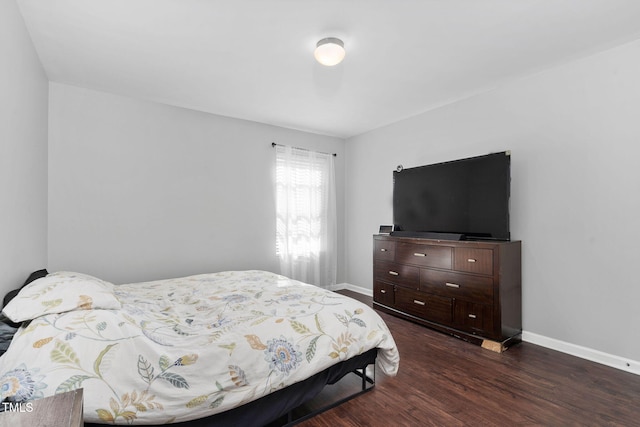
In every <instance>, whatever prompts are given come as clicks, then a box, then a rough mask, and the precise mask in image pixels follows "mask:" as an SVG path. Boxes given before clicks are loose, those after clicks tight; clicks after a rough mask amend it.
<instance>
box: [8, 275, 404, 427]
mask: <svg viewBox="0 0 640 427" xmlns="http://www.w3.org/2000/svg"><path fill="white" fill-rule="evenodd" d="M56 274H57V275H58V276H56ZM46 279H50V280H49V281H47V280H46ZM92 279H95V278H92V277H91V276H86V275H81V274H79V273H54V274H53V275H49V276H47V277H46V278H44V279H38V280H36V281H35V282H32V284H30V285H28V286H27V287H25V288H24V289H23V290H22V291H21V293H20V294H19V295H18V297H16V298H15V299H14V300H13V301H12V302H11V303H10V304H9V305H7V307H5V310H3V311H4V312H5V314H6V315H7V316H8V317H10V318H14V319H16V320H18V321H22V320H26V322H25V324H24V325H23V326H22V327H21V328H20V329H19V330H18V332H17V334H16V336H15V337H14V340H13V342H12V343H11V346H10V347H9V349H8V351H7V352H6V353H5V354H4V355H3V356H2V357H1V358H0V375H2V377H1V378H0V387H1V391H2V398H3V399H5V398H8V399H9V400H13V401H25V400H31V399H36V398H41V397H46V396H50V395H53V394H56V393H63V392H66V391H70V390H73V389H76V388H84V418H85V421H88V422H101V423H115V424H131V423H134V424H161V423H170V422H179V421H186V420H191V419H196V418H201V417H204V416H207V415H211V414H214V413H217V412H222V411H225V410H228V409H231V408H234V407H237V406H239V405H242V404H243V403H246V402H248V401H251V400H255V399H258V398H260V397H262V396H264V395H266V394H268V393H271V392H273V391H276V390H279V389H282V388H284V387H286V386H287V385H290V384H293V383H295V382H298V381H301V380H304V379H306V378H308V377H310V376H312V375H313V374H315V373H317V372H320V371H322V370H324V369H325V368H327V367H329V366H331V365H333V364H335V363H337V362H338V361H341V360H345V359H348V358H350V357H353V356H355V355H358V354H361V353H363V352H365V351H366V350H368V349H371V348H375V347H377V348H379V350H378V359H377V364H378V366H379V367H380V368H381V369H382V371H383V372H385V373H386V374H388V375H395V373H396V371H397V369H398V360H399V356H398V352H397V349H396V346H395V343H394V341H393V338H392V337H391V334H390V332H389V330H388V329H387V327H386V325H385V324H384V322H383V321H382V319H381V318H380V317H379V316H378V315H377V314H376V313H375V312H374V311H373V310H372V309H371V308H370V307H368V306H366V305H364V304H362V303H360V302H358V301H355V300H353V299H351V298H348V297H344V296H341V295H339V294H336V293H334V292H330V291H327V290H324V289H321V288H318V287H315V286H312V285H307V284H303V283H300V282H297V281H294V280H290V279H287V278H285V277H283V276H279V275H276V274H273V273H268V272H264V271H242V272H240V271H239V272H222V273H214V274H203V275H197V276H190V277H184V278H179V279H172V280H160V281H153V282H145V283H134V284H127V285H118V286H115V285H111V284H109V283H108V282H103V281H99V279H95V280H96V281H99V282H102V283H98V284H95V283H93V284H94V285H96V286H95V288H91V286H89V285H88V284H87V282H86V281H87V280H89V282H91V280H92ZM43 281H44V282H43ZM32 285H34V286H32ZM98 285H99V286H98ZM65 286H66V288H65ZM12 304H13V305H12ZM23 318H24V319H23Z"/></svg>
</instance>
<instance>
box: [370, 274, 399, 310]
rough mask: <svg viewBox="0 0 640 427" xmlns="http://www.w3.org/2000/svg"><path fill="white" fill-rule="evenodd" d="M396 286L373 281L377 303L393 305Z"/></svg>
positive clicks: (374, 297) (374, 296) (374, 298)
mask: <svg viewBox="0 0 640 427" xmlns="http://www.w3.org/2000/svg"><path fill="white" fill-rule="evenodd" d="M394 294H395V292H394V286H393V285H391V284H389V283H384V282H380V281H378V280H376V281H375V282H374V283H373V300H374V301H375V302H377V303H380V304H383V305H388V306H392V305H393V304H394V302H395V301H394Z"/></svg>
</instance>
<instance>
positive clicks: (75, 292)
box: [2, 271, 122, 322]
mask: <svg viewBox="0 0 640 427" xmlns="http://www.w3.org/2000/svg"><path fill="white" fill-rule="evenodd" d="M113 287H114V285H113V284H112V283H109V282H105V281H104V280H100V279H98V278H96V277H93V276H89V275H88V274H82V273H74V272H69V271H60V272H57V273H51V274H48V275H47V276H45V277H41V278H40V279H36V280H34V281H33V282H31V283H29V284H28V285H27V286H25V287H24V288H22V289H21V290H20V292H19V293H18V295H16V296H15V298H13V299H12V300H11V301H10V302H9V304H7V306H6V307H4V308H3V309H2V312H3V313H4V314H5V316H7V317H8V318H9V319H11V321H13V322H24V321H25V320H29V319H35V318H36V317H40V316H43V315H45V314H51V313H64V312H66V311H73V310H92V309H93V310H97V309H103V310H115V309H119V308H121V307H122V304H120V301H119V300H118V298H116V296H115V295H114V293H113Z"/></svg>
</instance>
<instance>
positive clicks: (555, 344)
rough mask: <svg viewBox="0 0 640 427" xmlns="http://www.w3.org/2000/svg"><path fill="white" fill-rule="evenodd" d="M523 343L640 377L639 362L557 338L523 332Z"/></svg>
mask: <svg viewBox="0 0 640 427" xmlns="http://www.w3.org/2000/svg"><path fill="white" fill-rule="evenodd" d="M522 341H526V342H529V343H532V344H537V345H540V346H542V347H546V348H550V349H552V350H557V351H560V352H562V353H566V354H570V355H572V356H576V357H579V358H581V359H586V360H590V361H592V362H596V363H600V364H602V365H606V366H610V367H612V368H616V369H620V370H622V371H626V372H630V373H632V374H636V375H640V362H639V361H637V360H631V359H626V358H624V357H620V356H616V355H613V354H609V353H604V352H602V351H599V350H594V349H592V348H588V347H582V346H580V345H576V344H571V343H568V342H565V341H560V340H557V339H555V338H549V337H545V336H543V335H538V334H535V333H533V332H527V331H522Z"/></svg>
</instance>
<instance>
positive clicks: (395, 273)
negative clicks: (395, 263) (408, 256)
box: [389, 270, 399, 276]
mask: <svg viewBox="0 0 640 427" xmlns="http://www.w3.org/2000/svg"><path fill="white" fill-rule="evenodd" d="M389 274H390V275H392V276H399V274H398V272H397V271H393V270H389Z"/></svg>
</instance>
